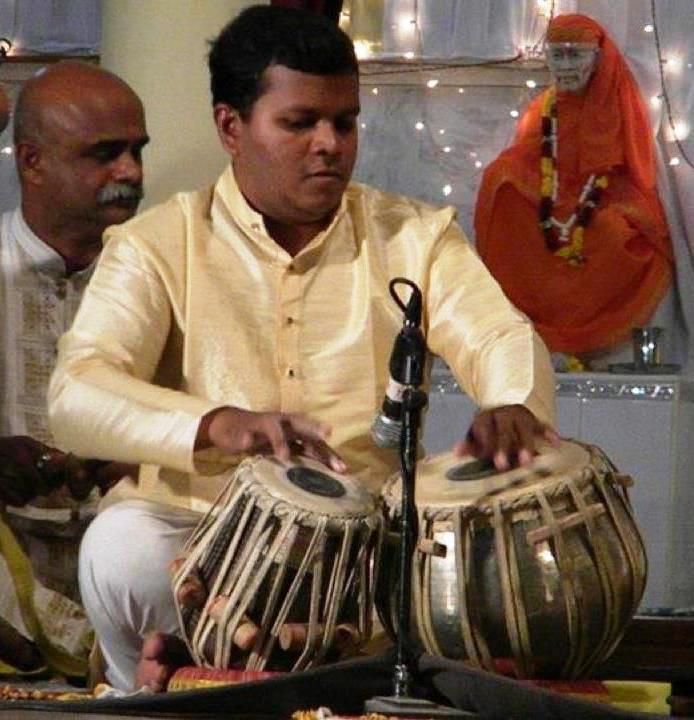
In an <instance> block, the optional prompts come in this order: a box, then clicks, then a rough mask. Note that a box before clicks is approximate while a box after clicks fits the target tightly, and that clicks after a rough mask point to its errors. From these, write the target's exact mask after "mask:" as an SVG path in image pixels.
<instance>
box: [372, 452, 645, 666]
mask: <svg viewBox="0 0 694 720" xmlns="http://www.w3.org/2000/svg"><path fill="white" fill-rule="evenodd" d="M629 482H630V478H628V477H626V476H623V475H620V474H619V473H618V472H617V470H616V468H615V467H614V466H613V465H612V463H611V462H610V461H609V459H608V458H607V457H606V456H605V455H604V454H603V453H602V452H601V451H600V450H599V449H598V448H596V447H593V446H584V445H580V444H577V443H575V442H569V441H562V443H561V446H560V447H559V448H552V447H549V446H547V447H543V448H542V449H541V450H540V451H539V453H538V455H537V456H536V458H535V460H534V462H533V463H532V465H531V466H528V467H525V468H517V469H513V470H510V471H508V472H501V473H499V472H496V471H495V470H494V469H493V468H491V469H490V468H489V467H488V466H484V465H483V464H482V463H480V462H479V461H477V460H474V459H472V458H463V459H459V458H455V457H454V456H453V455H452V454H451V453H445V454H441V455H436V456H431V457H429V458H426V459H424V460H423V461H422V462H420V463H419V465H418V468H417V474H416V491H415V505H416V508H417V516H418V529H417V547H416V549H415V551H414V554H413V558H412V596H411V597H412V602H411V605H412V620H411V629H410V633H411V635H412V640H413V642H415V643H416V644H418V645H419V647H420V648H421V649H424V650H425V651H426V652H428V653H431V654H435V655H442V656H445V657H448V658H453V659H467V660H468V661H470V662H472V663H473V664H475V665H477V666H478V667H481V668H484V669H487V670H491V671H497V672H505V673H509V674H514V675H516V676H518V677H561V678H577V677H581V676H585V675H586V674H587V673H589V671H590V670H591V668H593V667H594V666H595V665H596V664H597V663H599V662H600V661H601V660H603V659H605V658H606V657H607V656H608V655H609V654H610V653H611V651H612V650H613V649H614V647H615V645H616V644H617V642H618V641H619V640H620V638H621V636H622V633H623V631H624V629H625V626H626V624H627V623H628V621H629V620H630V619H631V617H632V616H633V614H634V613H635V612H636V609H637V607H638V604H639V602H640V600H641V596H642V594H643V591H644V587H645V583H646V555H645V551H644V546H643V542H642V540H641V537H640V535H639V531H638V529H637V527H636V525H635V522H634V518H633V514H632V510H631V506H630V504H629V501H628V498H627V493H626V486H627V485H628V484H629ZM383 500H384V505H385V509H386V515H387V518H388V520H387V522H388V524H389V532H388V539H387V541H386V543H385V549H384V553H383V556H382V559H381V573H380V578H379V583H378V588H377V595H376V604H377V609H378V612H379V615H380V617H381V621H382V622H383V624H384V626H385V627H386V630H388V632H389V633H390V634H392V635H393V636H395V633H396V628H397V623H398V611H397V603H396V599H397V589H398V544H397V542H396V539H397V535H396V534H395V533H393V530H394V529H395V528H397V525H398V520H399V516H400V503H401V482H400V477H399V476H395V477H393V478H391V479H390V480H389V482H388V483H387V484H386V486H385V488H384V491H383Z"/></svg>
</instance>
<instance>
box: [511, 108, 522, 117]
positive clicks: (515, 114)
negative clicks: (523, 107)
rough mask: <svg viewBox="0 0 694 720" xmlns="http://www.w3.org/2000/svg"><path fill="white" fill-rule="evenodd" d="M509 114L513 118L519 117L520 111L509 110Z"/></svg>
mask: <svg viewBox="0 0 694 720" xmlns="http://www.w3.org/2000/svg"><path fill="white" fill-rule="evenodd" d="M509 115H510V116H511V117H512V118H517V117H518V116H519V115H520V113H519V112H518V110H511V112H509Z"/></svg>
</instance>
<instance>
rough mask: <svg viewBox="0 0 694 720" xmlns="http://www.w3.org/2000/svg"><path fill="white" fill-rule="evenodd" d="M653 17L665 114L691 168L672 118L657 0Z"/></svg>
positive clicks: (653, 7) (693, 165) (679, 147)
mask: <svg viewBox="0 0 694 720" xmlns="http://www.w3.org/2000/svg"><path fill="white" fill-rule="evenodd" d="M651 18H652V20H653V37H654V38H655V48H656V53H657V55H658V72H659V73H660V94H661V97H662V98H663V102H664V103H665V114H666V116H667V120H668V124H669V125H670V130H672V136H673V138H674V143H675V145H676V146H677V149H678V150H679V151H680V153H682V157H683V158H684V161H685V162H686V163H687V165H689V167H691V168H694V164H693V163H692V161H691V160H690V159H689V155H687V151H686V150H685V149H684V145H683V144H682V142H681V140H680V139H679V138H678V137H677V133H676V131H675V122H674V120H673V119H672V105H671V103H670V96H669V95H668V93H667V86H666V84H665V72H664V70H663V64H664V61H663V55H662V51H661V46H660V33H659V32H658V21H657V17H656V10H655V0H651Z"/></svg>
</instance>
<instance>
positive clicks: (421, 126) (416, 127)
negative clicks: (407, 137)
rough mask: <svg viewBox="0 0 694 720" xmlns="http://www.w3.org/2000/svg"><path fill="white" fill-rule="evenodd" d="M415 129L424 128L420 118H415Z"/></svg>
mask: <svg viewBox="0 0 694 720" xmlns="http://www.w3.org/2000/svg"><path fill="white" fill-rule="evenodd" d="M414 127H415V130H424V123H423V122H422V121H421V120H417V122H416V123H415V124H414Z"/></svg>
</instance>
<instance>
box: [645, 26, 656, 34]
mask: <svg viewBox="0 0 694 720" xmlns="http://www.w3.org/2000/svg"><path fill="white" fill-rule="evenodd" d="M654 29H655V28H654V27H653V25H644V26H643V31H644V32H647V33H652V32H653V30H654Z"/></svg>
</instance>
